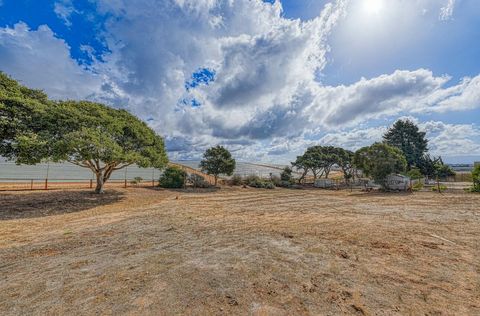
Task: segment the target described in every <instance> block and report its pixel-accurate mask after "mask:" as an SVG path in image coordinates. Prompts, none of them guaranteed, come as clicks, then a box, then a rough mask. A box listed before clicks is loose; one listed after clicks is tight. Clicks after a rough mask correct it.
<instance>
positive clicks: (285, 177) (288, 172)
mask: <svg viewBox="0 0 480 316" xmlns="http://www.w3.org/2000/svg"><path fill="white" fill-rule="evenodd" d="M292 172H293V170H292V168H290V167H288V166H287V167H285V168H283V170H282V173H280V180H282V181H283V182H293V176H292Z"/></svg>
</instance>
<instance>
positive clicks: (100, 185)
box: [95, 172, 105, 194]
mask: <svg viewBox="0 0 480 316" xmlns="http://www.w3.org/2000/svg"><path fill="white" fill-rule="evenodd" d="M96 176H97V186H96V187H95V193H97V194H102V193H104V191H103V185H104V184H105V182H104V181H103V174H102V172H97V174H96Z"/></svg>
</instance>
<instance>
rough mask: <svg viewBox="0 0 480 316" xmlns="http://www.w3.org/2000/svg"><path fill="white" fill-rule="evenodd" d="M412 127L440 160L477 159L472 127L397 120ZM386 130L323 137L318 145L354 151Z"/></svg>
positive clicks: (476, 132) (478, 136)
mask: <svg viewBox="0 0 480 316" xmlns="http://www.w3.org/2000/svg"><path fill="white" fill-rule="evenodd" d="M401 119H409V120H411V121H413V122H414V123H416V124H417V125H418V127H419V129H420V130H422V131H425V132H426V138H427V139H428V140H429V143H428V147H429V152H430V153H432V154H433V155H441V156H447V157H448V156H474V155H480V126H478V125H475V124H449V123H445V122H442V121H426V122H421V121H419V120H418V119H417V118H415V117H412V116H407V117H401ZM388 128H389V126H378V127H368V128H359V129H352V130H343V131H339V132H335V133H327V134H325V135H324V136H323V137H321V138H320V139H319V141H318V143H320V144H324V145H335V146H342V147H344V148H348V149H350V150H357V149H359V148H361V147H363V146H368V145H370V144H372V143H373V142H377V141H382V137H383V135H384V134H385V132H386V131H387V129H388Z"/></svg>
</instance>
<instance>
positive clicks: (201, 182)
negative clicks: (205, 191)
mask: <svg viewBox="0 0 480 316" xmlns="http://www.w3.org/2000/svg"><path fill="white" fill-rule="evenodd" d="M188 182H190V183H191V184H192V185H193V186H194V187H195V188H209V187H211V185H210V183H209V182H208V181H206V180H205V178H204V177H202V176H201V175H198V174H195V173H192V174H191V175H189V176H188Z"/></svg>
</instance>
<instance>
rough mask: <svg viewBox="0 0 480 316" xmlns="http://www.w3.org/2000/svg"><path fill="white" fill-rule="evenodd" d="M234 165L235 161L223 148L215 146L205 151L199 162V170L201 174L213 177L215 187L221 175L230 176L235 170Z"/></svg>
mask: <svg viewBox="0 0 480 316" xmlns="http://www.w3.org/2000/svg"><path fill="white" fill-rule="evenodd" d="M235 164H236V163H235V159H233V157H232V154H230V152H229V151H228V150H227V149H226V148H225V147H223V146H216V147H212V148H209V149H207V150H206V151H205V153H204V154H203V159H202V161H200V168H201V169H202V171H203V172H205V173H207V174H210V175H213V177H214V178H215V186H216V185H217V181H218V176H219V175H221V174H225V175H227V176H231V175H232V174H233V171H234V170H235Z"/></svg>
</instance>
